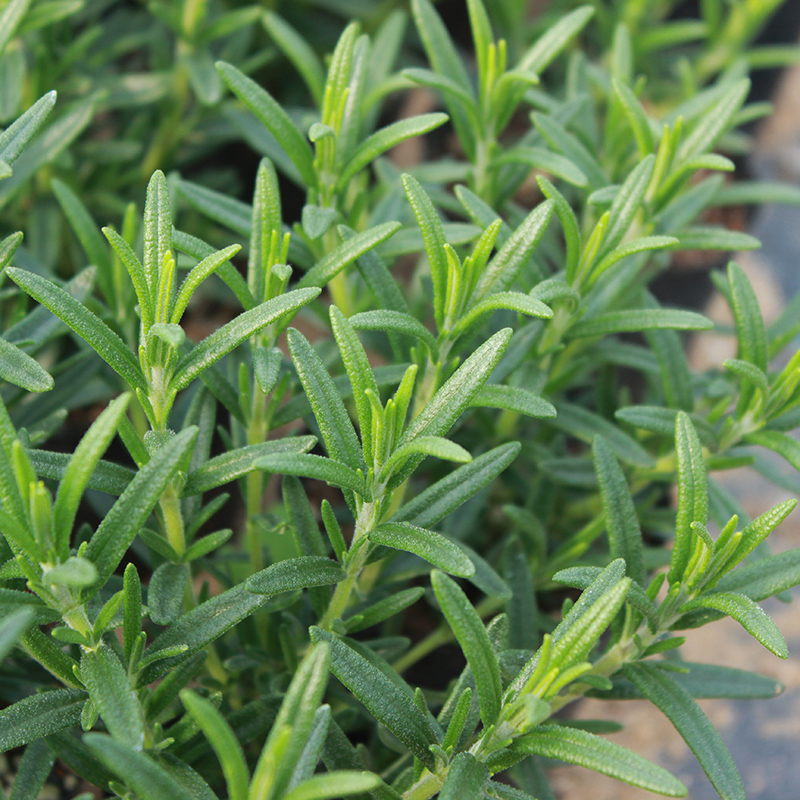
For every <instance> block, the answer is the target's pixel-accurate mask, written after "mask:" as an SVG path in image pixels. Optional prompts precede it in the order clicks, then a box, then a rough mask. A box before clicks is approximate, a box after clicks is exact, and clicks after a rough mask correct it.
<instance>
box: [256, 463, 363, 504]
mask: <svg viewBox="0 0 800 800" xmlns="http://www.w3.org/2000/svg"><path fill="white" fill-rule="evenodd" d="M253 466H254V467H255V468H256V469H263V470H266V471H267V472H276V473H279V474H281V475H296V476H297V477H298V478H314V479H315V480H318V481H325V482H326V483H328V484H329V485H331V486H338V487H339V488H340V489H349V490H350V491H353V492H355V493H356V494H358V495H361V496H364V495H365V494H366V491H367V487H366V484H365V483H364V478H363V477H362V476H361V475H359V473H358V472H356V471H355V470H353V469H350V467H348V466H347V464H342V463H341V461H335V460H334V459H332V458H325V457H323V456H315V455H309V454H301V453H273V454H272V455H268V456H261V457H260V458H258V459H257V460H256V461H255V463H254V465H253Z"/></svg>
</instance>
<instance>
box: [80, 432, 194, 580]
mask: <svg viewBox="0 0 800 800" xmlns="http://www.w3.org/2000/svg"><path fill="white" fill-rule="evenodd" d="M196 436H197V428H194V427H192V428H188V429H187V430H185V431H182V432H181V433H179V434H178V435H177V436H175V437H174V438H173V439H171V440H170V441H169V442H167V443H166V444H165V445H164V446H163V447H162V448H161V449H160V450H158V451H157V452H156V453H155V454H154V455H153V457H152V458H151V459H150V461H148V462H147V464H145V465H144V466H143V467H142V469H140V470H139V472H138V473H137V474H136V477H135V478H134V479H133V480H132V481H131V482H130V483H129V484H128V486H127V488H126V489H125V491H124V492H123V493H122V495H121V496H120V498H119V500H117V502H116V503H115V504H114V505H113V506H112V508H111V510H110V511H109V512H108V514H107V515H106V517H105V518H104V519H103V521H102V522H101V523H100V526H99V527H98V528H97V530H96V531H95V533H94V535H93V536H92V538H91V539H90V540H89V544H88V546H87V548H86V552H85V557H86V558H87V559H88V560H89V561H91V562H92V563H94V565H95V567H97V573H98V578H99V580H98V583H97V585H96V586H95V588H94V590H93V591H92V594H94V593H95V592H96V591H98V590H99V589H100V588H101V587H102V586H103V585H104V584H105V582H106V581H107V580H108V578H109V576H110V575H111V573H112V572H114V570H115V569H116V568H117V565H118V564H119V562H120V560H121V559H122V557H123V556H124V554H125V552H126V551H127V549H128V548H129V547H130V545H131V542H132V541H133V540H134V538H135V537H136V535H137V534H138V533H139V531H140V530H141V529H142V527H143V526H144V523H145V522H146V521H147V518H148V517H149V516H150V512H151V511H152V510H153V507H154V506H155V505H156V503H157V502H158V501H159V499H160V498H161V495H162V494H163V493H164V489H165V488H166V487H167V484H168V483H169V482H170V481H171V480H172V478H173V477H174V476H175V473H176V472H177V471H178V467H179V466H180V465H181V463H182V461H183V459H184V456H186V454H187V453H188V452H189V451H190V449H191V447H192V446H193V445H194V440H195V437H196Z"/></svg>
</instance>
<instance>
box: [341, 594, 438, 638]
mask: <svg viewBox="0 0 800 800" xmlns="http://www.w3.org/2000/svg"><path fill="white" fill-rule="evenodd" d="M424 594H425V589H424V588H423V587H422V586H416V587H414V588H413V589H403V590H402V591H399V592H397V593H395V594H391V595H389V596H388V597H386V598H384V599H383V600H379V601H378V602H377V603H375V604H374V605H371V606H369V608H366V609H364V610H363V611H359V612H358V613H357V614H354V615H353V616H352V617H348V618H347V619H346V620H345V621H344V623H345V627H346V628H347V633H358V631H363V630H364V629H365V628H371V627H372V626H373V625H377V624H378V623H380V622H383V621H384V620H387V619H390V618H391V617H393V616H395V614H399V613H400V612H401V611H404V610H405V609H407V608H408V607H409V606H412V605H414V603H416V602H417V600H419V599H420V598H421V597H422V596H423V595H424Z"/></svg>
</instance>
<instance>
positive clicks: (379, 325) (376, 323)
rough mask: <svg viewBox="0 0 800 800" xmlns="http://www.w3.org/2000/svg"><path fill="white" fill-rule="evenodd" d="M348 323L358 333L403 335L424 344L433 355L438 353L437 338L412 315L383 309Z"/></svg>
mask: <svg viewBox="0 0 800 800" xmlns="http://www.w3.org/2000/svg"><path fill="white" fill-rule="evenodd" d="M348 322H349V323H350V324H351V325H352V326H353V327H354V328H355V329H356V330H357V331H390V332H392V333H402V334H403V335H404V336H412V337H414V338H415V339H419V340H420V341H421V342H423V343H424V344H425V346H426V347H427V348H428V350H430V352H431V353H433V354H435V353H437V352H438V346H437V342H436V337H435V336H434V335H433V334H432V333H431V332H430V331H429V330H428V329H427V328H426V327H425V326H424V325H423V324H422V323H421V322H420V321H419V320H418V319H417V318H416V317H412V316H411V314H406V313H404V312H401V311H391V310H387V309H384V308H382V309H379V310H376V311H362V312H361V313H360V314H354V315H353V316H352V317H350V318H349V320H348Z"/></svg>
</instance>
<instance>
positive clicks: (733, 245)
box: [674, 225, 761, 251]
mask: <svg viewBox="0 0 800 800" xmlns="http://www.w3.org/2000/svg"><path fill="white" fill-rule="evenodd" d="M676 235H677V237H678V244H677V246H676V247H675V248H674V249H675V250H737V251H738V250H757V249H758V248H759V247H761V242H760V241H759V240H758V239H756V237H755V236H751V235H750V234H749V233H743V232H742V231H731V230H728V229H727V228H719V227H715V226H712V225H696V226H694V227H691V228H684V229H683V230H682V231H680V233H677V234H676Z"/></svg>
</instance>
